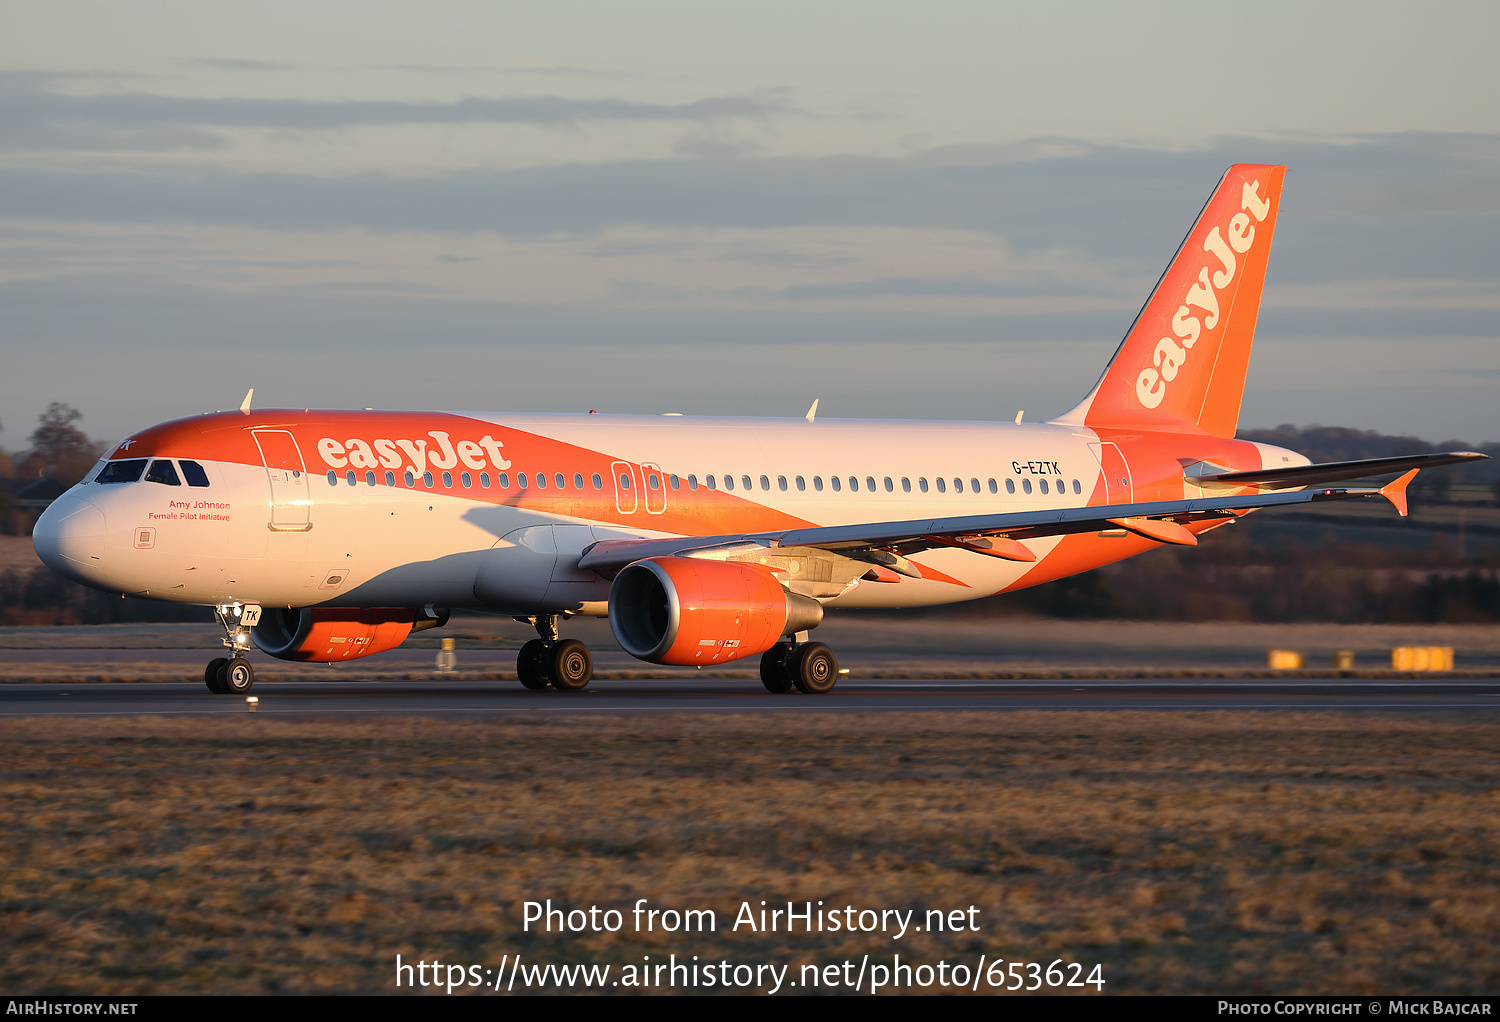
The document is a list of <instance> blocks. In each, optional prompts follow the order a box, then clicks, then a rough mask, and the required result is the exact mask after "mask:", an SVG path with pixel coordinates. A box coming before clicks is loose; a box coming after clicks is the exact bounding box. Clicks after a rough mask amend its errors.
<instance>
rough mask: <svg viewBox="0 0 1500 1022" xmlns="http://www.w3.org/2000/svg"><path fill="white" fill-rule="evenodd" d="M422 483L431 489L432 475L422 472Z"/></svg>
mask: <svg viewBox="0 0 1500 1022" xmlns="http://www.w3.org/2000/svg"><path fill="white" fill-rule="evenodd" d="M422 482H423V483H425V484H426V485H427V488H428V489H431V488H432V473H431V472H423V473H422Z"/></svg>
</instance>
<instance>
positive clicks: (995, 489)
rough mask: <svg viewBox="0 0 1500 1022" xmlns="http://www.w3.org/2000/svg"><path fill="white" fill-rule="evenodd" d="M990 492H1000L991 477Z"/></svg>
mask: <svg viewBox="0 0 1500 1022" xmlns="http://www.w3.org/2000/svg"><path fill="white" fill-rule="evenodd" d="M990 492H991V493H999V492H1000V487H998V486H996V485H995V480H993V479H991V480H990Z"/></svg>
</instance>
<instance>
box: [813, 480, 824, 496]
mask: <svg viewBox="0 0 1500 1022" xmlns="http://www.w3.org/2000/svg"><path fill="white" fill-rule="evenodd" d="M813 489H815V490H817V491H818V492H819V493H822V492H823V477H822V476H813Z"/></svg>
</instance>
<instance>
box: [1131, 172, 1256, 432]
mask: <svg viewBox="0 0 1500 1022" xmlns="http://www.w3.org/2000/svg"><path fill="white" fill-rule="evenodd" d="M1270 212H1271V200H1270V199H1269V198H1261V196H1260V181H1258V180H1257V181H1248V182H1246V183H1245V185H1244V187H1243V188H1241V190H1240V212H1239V213H1236V214H1235V215H1234V216H1233V217H1231V218H1230V220H1229V223H1227V224H1222V225H1215V226H1214V229H1213V230H1211V231H1209V232H1208V237H1206V238H1204V239H1203V251H1204V252H1206V253H1207V254H1208V255H1210V256H1212V257H1213V260H1216V261H1217V265H1215V262H1214V261H1210V262H1209V263H1208V265H1206V266H1204V267H1203V268H1202V269H1201V270H1199V271H1198V279H1197V280H1196V281H1195V282H1194V283H1193V284H1192V286H1190V287H1189V288H1188V291H1187V294H1186V295H1185V296H1184V297H1183V304H1182V305H1180V306H1178V308H1177V313H1176V314H1175V315H1174V316H1173V317H1172V333H1173V335H1174V336H1172V337H1163V338H1162V339H1161V340H1160V341H1158V342H1157V343H1156V349H1155V351H1153V352H1152V355H1151V361H1152V365H1150V366H1147V367H1146V368H1145V369H1142V370H1141V372H1140V375H1139V376H1137V377H1136V379H1135V396H1136V399H1137V400H1139V401H1140V403H1141V404H1142V405H1143V406H1144V407H1146V408H1155V407H1156V406H1157V405H1159V404H1161V402H1162V399H1163V398H1164V397H1166V396H1167V385H1168V384H1169V383H1171V382H1172V381H1173V380H1175V379H1176V378H1177V374H1178V373H1179V372H1180V371H1181V370H1182V367H1183V366H1184V365H1186V364H1187V361H1188V353H1189V352H1190V351H1191V350H1192V348H1193V345H1195V344H1197V343H1198V339H1199V338H1200V337H1201V336H1202V335H1203V332H1204V331H1205V330H1213V329H1214V328H1215V327H1217V326H1218V325H1219V320H1220V316H1219V292H1221V291H1223V290H1224V289H1225V288H1227V287H1229V285H1230V284H1231V283H1232V282H1233V281H1234V275H1235V270H1236V269H1238V267H1239V260H1238V258H1237V257H1238V256H1243V255H1244V254H1245V253H1247V252H1249V251H1250V248H1251V246H1252V245H1254V244H1255V224H1257V223H1261V222H1262V221H1264V220H1265V218H1266V216H1267V215H1268V214H1269V213H1270ZM1251 217H1254V218H1255V219H1254V222H1253V223H1252V222H1251ZM1221 227H1222V230H1221Z"/></svg>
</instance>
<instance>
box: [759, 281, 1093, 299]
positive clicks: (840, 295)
mask: <svg viewBox="0 0 1500 1022" xmlns="http://www.w3.org/2000/svg"><path fill="white" fill-rule="evenodd" d="M1028 276H1029V277H1030V279H1026V280H982V279H980V278H978V277H973V276H957V277H880V278H877V279H873V280H855V281H837V282H829V283H824V284H795V285H793V286H791V287H784V288H776V289H764V288H736V289H735V291H734V292H733V293H734V294H735V295H736V296H737V297H745V298H760V299H779V300H782V301H793V302H806V301H814V302H816V301H839V300H848V299H851V298H854V299H858V298H1037V297H1062V296H1069V297H1072V296H1077V295H1079V294H1081V293H1082V294H1087V295H1089V296H1096V295H1100V294H1108V295H1111V296H1113V293H1112V292H1109V291H1101V290H1100V289H1098V288H1097V287H1095V286H1088V287H1081V286H1079V285H1077V284H1074V285H1073V286H1071V287H1070V286H1068V282H1066V281H1064V280H1060V279H1058V278H1056V277H1050V276H1049V277H1038V276H1034V275H1028Z"/></svg>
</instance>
